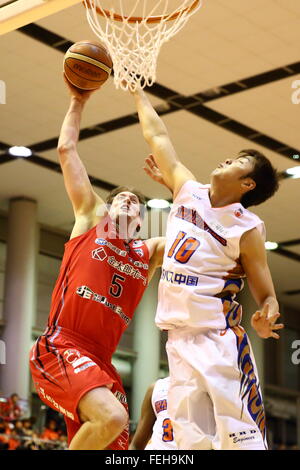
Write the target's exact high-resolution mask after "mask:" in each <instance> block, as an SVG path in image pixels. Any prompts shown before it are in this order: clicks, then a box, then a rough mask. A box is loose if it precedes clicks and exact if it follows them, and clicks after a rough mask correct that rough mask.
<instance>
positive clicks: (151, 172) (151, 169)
mask: <svg viewBox="0 0 300 470" xmlns="http://www.w3.org/2000/svg"><path fill="white" fill-rule="evenodd" d="M143 169H144V170H145V172H146V173H147V175H148V176H150V178H152V179H153V180H154V181H156V182H157V183H160V184H163V185H165V186H166V183H165V181H164V179H163V176H162V173H161V171H160V169H159V168H158V166H157V164H156V161H155V160H154V156H153V155H149V156H148V157H147V158H145V165H144V166H143Z"/></svg>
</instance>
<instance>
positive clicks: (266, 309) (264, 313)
mask: <svg viewBox="0 0 300 470" xmlns="http://www.w3.org/2000/svg"><path fill="white" fill-rule="evenodd" d="M269 309H270V305H269V304H265V305H264V306H263V308H262V310H261V316H262V317H267V316H268V313H269Z"/></svg>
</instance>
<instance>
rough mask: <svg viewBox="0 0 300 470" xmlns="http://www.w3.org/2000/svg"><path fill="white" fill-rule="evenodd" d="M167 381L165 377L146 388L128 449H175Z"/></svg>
mask: <svg viewBox="0 0 300 470" xmlns="http://www.w3.org/2000/svg"><path fill="white" fill-rule="evenodd" d="M169 383H170V377H165V378H164V379H159V380H157V381H156V382H155V383H154V384H152V385H150V387H149V388H148V390H147V392H146V394H145V397H144V400H143V403H142V410H141V416H140V420H139V422H138V426H137V429H136V432H135V434H134V436H133V439H132V441H131V444H130V447H129V450H177V446H176V442H175V439H174V432H173V427H172V423H171V420H170V417H169V413H168V390H169Z"/></svg>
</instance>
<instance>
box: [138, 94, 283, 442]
mask: <svg viewBox="0 0 300 470" xmlns="http://www.w3.org/2000/svg"><path fill="white" fill-rule="evenodd" d="M134 95H135V98H136V104H137V109H138V113H139V118H140V122H141V125H142V129H143V134H144V137H145V139H146V140H147V142H148V143H149V145H150V148H151V151H152V153H153V154H154V155H155V160H156V163H157V165H158V168H159V170H160V171H161V174H162V178H163V179H164V181H165V184H166V185H167V186H168V187H169V188H170V189H171V190H172V192H173V199H174V204H173V207H172V209H171V212H170V215H169V219H168V224H167V236H166V238H167V241H166V248H165V255H164V262H163V269H162V278H161V281H160V286H159V301H158V308H157V314H156V324H157V325H158V326H159V327H160V328H161V329H165V330H169V331H168V342H167V352H168V359H169V367H170V391H169V397H168V399H169V403H168V406H169V414H170V418H171V420H172V423H173V427H174V432H175V438H176V442H177V445H178V448H179V449H192V450H193V449H235V450H240V449H266V448H267V444H266V428H265V413H264V408H263V403H262V397H261V391H260V386H259V382H258V377H257V371H256V366H255V361H254V358H253V354H252V351H251V346H250V344H249V340H248V337H247V335H246V333H245V330H244V329H243V328H242V327H241V326H240V321H241V316H242V307H241V306H240V305H239V304H238V303H237V302H236V301H235V300H234V298H235V296H236V294H237V293H238V292H239V291H240V290H241V289H242V287H243V277H245V276H247V278H248V284H249V287H250V290H251V292H252V295H253V297H254V299H255V300H256V302H257V304H258V306H259V310H258V311H257V312H256V313H255V314H254V315H253V316H252V319H251V323H252V326H253V327H254V328H255V330H256V332H257V333H258V335H259V336H260V337H262V338H268V337H273V338H277V339H278V338H279V335H278V334H277V333H276V330H279V329H280V328H283V325H281V324H276V323H275V322H276V320H277V319H278V317H279V315H280V314H279V312H278V308H279V306H278V302H277V299H276V294H275V291H274V286H273V282H272V278H271V275H270V271H269V268H268V265H267V259H266V253H265V247H264V233H265V231H264V224H263V222H262V221H261V220H260V219H259V218H258V217H257V216H256V215H255V214H253V213H252V212H250V211H249V210H248V209H247V207H249V206H251V205H257V204H260V203H262V202H264V201H265V200H266V199H268V198H269V197H271V196H272V195H273V194H274V193H275V191H276V190H277V189H278V177H277V173H276V170H275V169H274V168H273V167H272V165H271V163H270V162H269V160H268V159H267V158H266V157H265V156H264V155H262V154H261V153H260V152H258V151H255V150H243V151H241V152H239V154H238V155H237V156H235V157H233V158H228V159H227V160H226V161H224V162H223V163H220V164H219V165H218V167H217V168H216V169H215V170H214V171H213V172H212V174H211V181H210V185H203V184H200V183H198V182H197V181H196V178H195V177H194V175H193V174H192V173H191V172H190V171H189V170H188V169H187V168H186V167H184V165H183V164H182V163H181V162H180V161H179V159H178V157H177V155H176V152H175V149H174V147H173V145H172V143H171V141H170V138H169V135H168V132H167V129H166V127H165V125H164V124H163V122H162V120H161V119H160V118H159V116H158V115H157V113H156V112H155V110H154V109H153V107H152V105H151V103H150V102H149V100H148V98H147V96H146V94H145V93H144V92H143V91H142V90H138V91H137V92H135V93H134Z"/></svg>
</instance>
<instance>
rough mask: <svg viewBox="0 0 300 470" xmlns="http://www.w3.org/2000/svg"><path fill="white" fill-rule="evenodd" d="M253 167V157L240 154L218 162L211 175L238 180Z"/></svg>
mask: <svg viewBox="0 0 300 470" xmlns="http://www.w3.org/2000/svg"><path fill="white" fill-rule="evenodd" d="M253 168H254V159H253V157H251V156H250V155H249V156H248V155H240V156H238V157H236V158H233V159H231V158H227V159H226V160H225V161H224V162H222V163H219V165H218V166H217V168H216V169H215V170H214V171H213V172H212V177H217V178H218V179H223V180H225V179H226V180H228V181H229V180H230V181H238V180H240V179H241V178H243V177H245V176H246V175H248V174H249V173H251V171H252V170H253Z"/></svg>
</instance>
